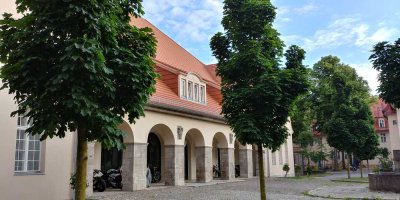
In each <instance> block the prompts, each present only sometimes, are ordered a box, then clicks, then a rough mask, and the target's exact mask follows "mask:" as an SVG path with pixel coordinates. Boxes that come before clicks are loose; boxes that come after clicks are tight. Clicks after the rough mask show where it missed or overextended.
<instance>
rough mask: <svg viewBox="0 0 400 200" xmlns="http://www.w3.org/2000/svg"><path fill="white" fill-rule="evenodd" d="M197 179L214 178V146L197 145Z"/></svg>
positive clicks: (202, 180) (208, 179)
mask: <svg viewBox="0 0 400 200" xmlns="http://www.w3.org/2000/svg"><path fill="white" fill-rule="evenodd" d="M196 180H197V181H198V182H209V181H211V180H212V147H196Z"/></svg>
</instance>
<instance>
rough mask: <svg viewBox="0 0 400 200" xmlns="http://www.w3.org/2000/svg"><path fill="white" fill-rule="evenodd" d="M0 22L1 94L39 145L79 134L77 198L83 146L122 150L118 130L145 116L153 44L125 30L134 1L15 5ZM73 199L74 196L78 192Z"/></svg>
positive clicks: (137, 11) (135, 12) (137, 5)
mask: <svg viewBox="0 0 400 200" xmlns="http://www.w3.org/2000/svg"><path fill="white" fill-rule="evenodd" d="M17 10H18V12H20V13H22V14H23V17H22V18H20V19H14V18H13V17H12V15H11V14H4V15H3V17H4V19H2V20H1V21H0V62H2V63H4V66H3V67H2V68H1V69H0V78H1V79H2V82H3V86H2V89H5V88H8V90H9V93H10V94H13V95H14V96H15V101H16V103H17V104H18V106H19V108H18V110H16V111H15V112H13V113H12V115H13V116H14V115H16V114H17V113H18V114H24V115H25V116H26V117H28V118H29V120H30V121H31V122H32V126H31V127H30V128H28V129H27V132H28V133H30V134H33V135H34V134H41V139H42V140H44V139H46V138H48V137H50V138H53V137H60V138H63V137H65V134H66V132H67V131H68V130H69V131H77V132H78V152H77V153H78V155H77V191H78V192H77V193H76V198H77V199H82V198H84V190H85V186H86V184H85V180H86V160H87V159H86V156H87V155H86V149H87V146H86V142H87V141H94V140H97V141H99V142H101V143H102V144H103V145H104V146H106V147H112V146H116V147H118V148H120V149H121V148H122V143H121V141H120V137H121V136H123V132H122V131H121V130H119V129H118V128H117V126H118V125H119V124H121V123H122V119H123V118H124V117H125V115H127V117H128V119H129V121H130V122H134V120H135V119H136V118H138V117H139V116H141V115H143V114H144V104H145V103H146V102H147V100H148V98H149V96H150V95H151V93H152V92H154V84H155V77H156V73H155V72H154V69H153V65H154V63H153V60H152V57H153V56H154V55H155V44H156V41H155V38H154V37H153V35H152V32H151V30H150V29H148V28H144V29H139V28H137V27H132V26H131V25H129V21H130V17H131V16H136V17H137V16H140V15H141V14H143V10H142V6H141V0H107V1H105V0H91V1H71V0H66V1H59V0H50V1H46V2H45V3H43V1H39V0H19V1H17ZM78 193H79V194H78Z"/></svg>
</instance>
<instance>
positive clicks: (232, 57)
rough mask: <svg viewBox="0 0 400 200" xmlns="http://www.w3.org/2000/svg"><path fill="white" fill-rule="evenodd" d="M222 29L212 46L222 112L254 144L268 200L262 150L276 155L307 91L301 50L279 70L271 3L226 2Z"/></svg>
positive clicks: (291, 53) (293, 48) (289, 55)
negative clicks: (294, 105) (291, 115)
mask: <svg viewBox="0 0 400 200" xmlns="http://www.w3.org/2000/svg"><path fill="white" fill-rule="evenodd" d="M223 14H224V16H223V19H222V25H223V27H224V29H225V33H220V32H219V33H216V34H215V35H214V36H213V37H212V38H211V42H210V46H211V49H212V51H213V55H214V56H215V57H216V58H217V59H218V65H217V66H218V67H217V74H218V75H219V76H220V77H221V79H222V83H221V91H222V95H223V100H222V113H223V114H224V117H225V119H226V121H227V123H228V124H229V126H230V127H231V128H232V130H233V132H234V133H235V135H236V137H237V138H238V140H239V141H240V142H241V143H243V144H256V145H257V149H258V158H259V160H260V162H259V169H260V176H259V177H260V192H261V199H263V200H264V199H266V194H265V177H264V166H263V162H262V160H263V153H262V152H263V147H266V148H270V149H272V150H273V151H275V150H277V149H278V148H279V147H280V145H281V144H282V143H283V142H284V141H285V139H286V138H287V136H288V131H287V129H286V127H285V124H286V123H287V121H288V115H289V111H290V108H291V105H292V103H293V101H294V99H295V98H296V97H297V96H298V95H299V94H302V93H305V92H306V91H307V83H306V82H307V81H306V80H307V78H306V68H305V67H304V65H303V64H302V60H303V59H304V56H305V55H304V54H305V51H304V50H302V49H301V48H299V47H298V46H291V47H289V49H288V50H287V52H286V53H285V56H286V67H285V68H281V67H280V66H279V64H280V63H279V60H280V58H281V57H282V54H283V46H284V45H283V42H282V41H281V40H280V39H279V34H278V32H277V31H276V30H275V29H274V28H273V27H272V22H273V20H274V18H275V15H276V12H275V7H274V6H273V5H272V4H271V3H270V1H268V0H265V1H252V0H243V1H237V0H225V1H224V13H223Z"/></svg>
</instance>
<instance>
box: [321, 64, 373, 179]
mask: <svg viewBox="0 0 400 200" xmlns="http://www.w3.org/2000/svg"><path fill="white" fill-rule="evenodd" d="M314 71H315V73H316V75H315V77H316V78H317V79H319V80H318V87H316V90H315V94H314V95H315V97H314V102H315V105H316V110H317V122H318V123H319V126H320V127H321V130H322V132H323V133H325V134H326V135H327V140H328V144H329V145H330V146H332V147H334V148H336V149H338V150H340V151H344V152H346V153H347V154H348V155H349V156H348V163H347V169H348V177H349V178H350V172H349V166H350V155H351V154H352V153H356V152H357V151H358V149H359V148H360V147H362V146H364V145H365V143H366V142H367V140H374V141H375V140H376V142H374V143H373V144H375V145H376V144H377V138H376V135H374V134H375V131H374V128H373V120H372V115H371V112H370V110H369V106H368V101H369V93H368V91H369V88H368V85H367V83H366V81H365V80H363V79H362V78H361V77H360V76H358V75H357V73H356V71H355V70H354V69H353V68H351V67H350V66H348V65H345V64H342V63H340V60H339V59H338V58H337V57H333V56H328V57H323V58H322V59H321V60H320V61H319V62H318V63H316V64H315V65H314Z"/></svg>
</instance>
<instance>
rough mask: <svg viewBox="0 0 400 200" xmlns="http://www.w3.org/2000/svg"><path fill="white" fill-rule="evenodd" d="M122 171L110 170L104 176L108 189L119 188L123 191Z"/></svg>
mask: <svg viewBox="0 0 400 200" xmlns="http://www.w3.org/2000/svg"><path fill="white" fill-rule="evenodd" d="M121 173H122V171H121V170H120V169H109V170H107V172H106V173H105V174H104V176H103V179H104V180H105V182H106V185H107V187H112V188H119V189H121V190H122V175H121Z"/></svg>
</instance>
